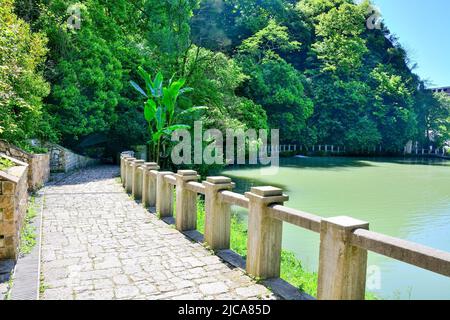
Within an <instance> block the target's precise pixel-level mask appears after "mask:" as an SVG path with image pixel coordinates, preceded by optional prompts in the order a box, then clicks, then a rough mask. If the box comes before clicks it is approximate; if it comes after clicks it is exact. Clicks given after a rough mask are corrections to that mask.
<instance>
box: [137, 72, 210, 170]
mask: <svg viewBox="0 0 450 320" xmlns="http://www.w3.org/2000/svg"><path fill="white" fill-rule="evenodd" d="M138 73H139V75H140V76H141V78H142V79H143V80H144V82H145V88H144V89H143V88H142V87H140V86H139V85H138V84H137V83H136V82H134V81H131V85H132V86H133V87H134V88H135V89H136V90H137V91H138V92H139V93H140V94H142V95H143V96H144V97H146V98H147V101H146V102H145V105H144V118H145V120H146V121H147V123H148V131H149V134H150V137H151V140H150V142H151V145H152V152H151V154H152V156H153V160H154V161H156V162H158V163H159V160H160V157H161V150H162V149H163V150H165V149H166V147H167V145H166V142H167V141H170V139H167V138H169V137H170V136H171V135H172V133H173V132H174V131H176V130H180V129H187V130H189V129H190V126H188V125H186V124H182V123H180V119H181V118H182V117H183V116H185V115H188V114H192V113H195V112H197V111H200V110H204V109H207V108H206V107H197V106H195V107H191V108H189V109H185V110H178V103H177V102H178V98H179V97H180V96H182V95H184V94H186V93H188V92H191V91H193V89H192V88H190V87H185V84H186V79H179V80H175V81H174V80H173V77H172V79H170V80H169V82H168V85H167V86H164V77H163V74H162V73H161V72H158V73H157V74H156V76H155V78H154V79H153V80H152V78H151V76H150V74H149V73H148V72H146V71H145V70H144V69H143V68H142V67H139V68H138Z"/></svg>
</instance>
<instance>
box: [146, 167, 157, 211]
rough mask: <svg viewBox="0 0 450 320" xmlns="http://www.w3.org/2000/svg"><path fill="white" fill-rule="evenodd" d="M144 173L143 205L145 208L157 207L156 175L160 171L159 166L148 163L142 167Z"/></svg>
mask: <svg viewBox="0 0 450 320" xmlns="http://www.w3.org/2000/svg"><path fill="white" fill-rule="evenodd" d="M142 168H143V169H144V172H143V174H142V204H143V206H144V207H146V208H147V207H155V206H156V175H155V176H154V175H153V173H152V171H154V172H155V173H156V171H157V170H159V166H158V164H156V163H155V162H146V163H145V164H144V166H143V167H142Z"/></svg>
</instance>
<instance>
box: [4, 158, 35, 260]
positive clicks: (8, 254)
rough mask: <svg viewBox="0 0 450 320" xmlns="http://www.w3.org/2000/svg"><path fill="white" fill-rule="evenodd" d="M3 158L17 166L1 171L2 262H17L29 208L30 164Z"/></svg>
mask: <svg viewBox="0 0 450 320" xmlns="http://www.w3.org/2000/svg"><path fill="white" fill-rule="evenodd" d="M2 157H3V158H7V159H9V160H11V161H12V162H14V163H15V166H14V167H12V168H9V169H7V170H5V171H1V170H0V260H4V259H14V260H16V259H17V258H18V255H19V245H20V231H21V229H22V225H23V222H24V219H25V216H26V212H27V206H28V192H27V177H28V164H27V163H25V162H22V161H19V160H16V159H14V158H11V157H8V156H4V155H2Z"/></svg>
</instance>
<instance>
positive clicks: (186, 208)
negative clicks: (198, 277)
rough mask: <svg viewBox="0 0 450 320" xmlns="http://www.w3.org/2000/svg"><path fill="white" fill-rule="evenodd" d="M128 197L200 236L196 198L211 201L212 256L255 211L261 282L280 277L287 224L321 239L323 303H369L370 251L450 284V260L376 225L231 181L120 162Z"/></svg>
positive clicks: (255, 260) (251, 254) (250, 248)
mask: <svg viewBox="0 0 450 320" xmlns="http://www.w3.org/2000/svg"><path fill="white" fill-rule="evenodd" d="M121 178H122V183H123V186H124V187H125V189H126V191H127V192H129V193H131V194H132V195H133V196H134V198H135V199H142V203H143V205H144V206H146V207H156V212H157V214H158V215H159V217H160V218H164V217H173V212H174V196H173V191H174V188H175V190H176V219H175V221H176V223H175V224H176V228H177V230H179V231H190V230H196V228H197V197H198V195H199V194H202V195H204V196H205V211H206V217H205V230H204V239H205V242H206V244H207V245H208V246H209V247H210V248H211V249H212V250H222V249H229V248H230V229H231V205H235V206H239V207H242V208H246V209H248V212H249V213H248V242H247V260H246V269H247V272H248V273H249V274H250V275H252V276H255V277H258V278H261V279H269V278H279V277H280V263H281V241H282V232H283V222H286V223H290V224H293V225H295V226H298V227H300V228H303V229H306V230H309V231H312V232H315V233H319V234H320V255H319V256H320V258H319V279H318V281H319V282H318V298H319V299H325V300H363V299H364V297H365V288H366V272H367V253H368V251H372V252H376V253H378V254H381V255H384V256H387V257H390V258H393V259H396V260H399V261H403V262H406V263H409V264H411V265H414V266H417V267H420V268H423V269H426V270H429V271H432V272H435V273H439V274H442V275H444V276H447V277H450V253H448V252H444V251H439V250H436V249H432V248H429V247H426V246H422V245H419V244H416V243H412V242H409V241H405V240H401V239H397V238H392V237H389V236H386V235H383V234H380V233H376V232H372V231H369V223H367V222H364V221H359V220H356V219H353V218H350V217H334V218H327V219H325V218H322V217H319V216H316V215H313V214H310V213H306V212H302V211H299V210H296V209H292V208H288V207H286V206H284V205H283V204H284V202H286V201H288V199H289V198H288V196H286V195H284V194H283V191H282V190H281V189H278V188H274V187H257V188H251V190H250V192H246V193H245V195H242V194H239V193H235V192H232V191H231V190H232V189H233V187H234V183H233V182H232V181H231V179H230V178H227V177H208V178H207V179H206V181H203V182H201V183H200V182H198V180H199V176H198V175H197V172H195V171H192V170H180V171H178V173H177V174H175V173H173V172H169V171H159V167H158V165H157V164H156V163H149V162H144V160H138V159H135V158H132V157H131V156H130V155H128V154H125V153H124V154H123V155H122V156H121Z"/></svg>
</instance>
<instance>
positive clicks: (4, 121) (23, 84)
mask: <svg viewBox="0 0 450 320" xmlns="http://www.w3.org/2000/svg"><path fill="white" fill-rule="evenodd" d="M13 5H14V1H13V0H3V1H2V6H1V7H0V138H4V139H7V140H9V141H11V142H13V143H16V144H19V145H20V146H22V147H26V146H27V140H28V139H31V138H47V139H52V138H54V135H53V134H52V132H51V130H48V129H49V124H48V123H46V121H47V120H48V118H47V117H46V116H45V110H44V106H43V103H42V100H43V98H45V97H46V96H47V95H48V93H49V91H50V87H49V84H48V83H47V82H46V81H45V79H44V77H43V75H42V70H43V68H42V67H43V63H44V60H45V55H46V53H47V48H46V43H47V39H46V37H45V36H44V35H43V34H40V33H34V32H32V31H31V30H30V26H29V24H28V23H26V22H25V21H24V20H22V19H19V18H18V17H17V16H16V15H15V14H14V12H13V8H14V7H13Z"/></svg>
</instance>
